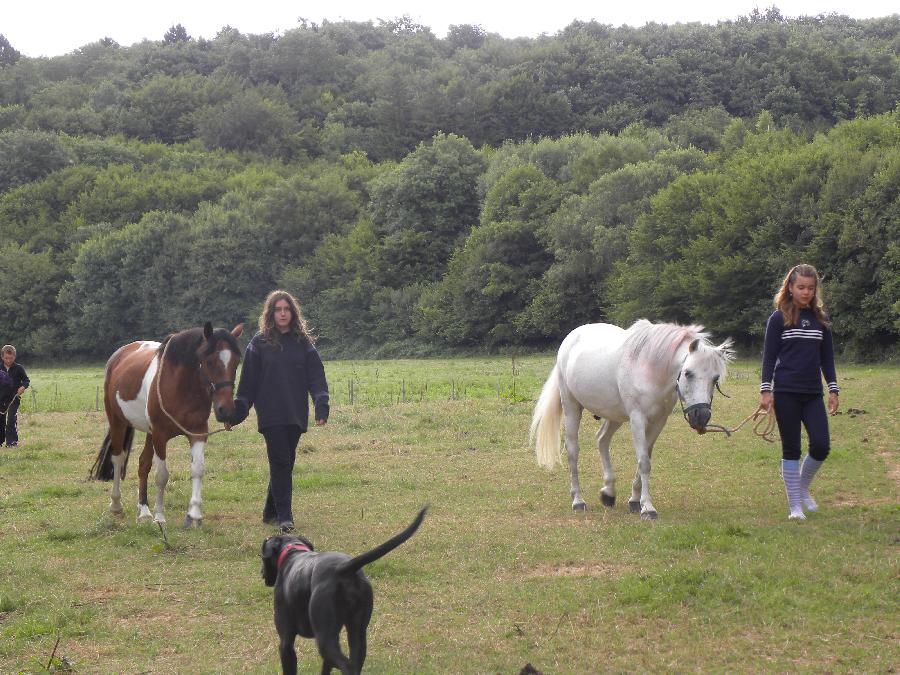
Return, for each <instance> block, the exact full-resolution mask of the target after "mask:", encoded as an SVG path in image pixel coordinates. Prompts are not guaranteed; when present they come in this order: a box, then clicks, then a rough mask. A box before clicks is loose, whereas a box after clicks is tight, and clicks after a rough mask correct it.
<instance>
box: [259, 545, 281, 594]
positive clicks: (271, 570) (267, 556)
mask: <svg viewBox="0 0 900 675" xmlns="http://www.w3.org/2000/svg"><path fill="white" fill-rule="evenodd" d="M281 547H282V540H281V537H269V538H268V539H266V540H265V541H264V542H263V545H262V551H261V552H260V556H261V557H262V563H263V565H262V577H263V580H264V581H265V582H266V586H274V585H275V579H276V578H278V554H279V553H281Z"/></svg>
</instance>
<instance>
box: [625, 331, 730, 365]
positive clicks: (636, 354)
mask: <svg viewBox="0 0 900 675" xmlns="http://www.w3.org/2000/svg"><path fill="white" fill-rule="evenodd" d="M698 338H699V339H700V341H701V343H702V344H703V345H706V346H712V345H711V344H710V342H709V333H707V332H705V331H704V330H703V326H697V325H690V326H680V325H678V324H677V323H650V322H649V321H647V319H638V320H637V321H635V322H634V323H633V324H631V326H630V327H629V328H628V337H626V338H625V344H624V346H625V353H626V354H627V355H628V357H629V358H630V360H631V361H632V362H633V363H645V364H648V365H660V366H663V367H664V368H666V369H668V368H669V367H670V366H671V365H672V360H673V359H674V358H675V354H676V352H677V351H678V347H680V346H681V345H682V344H683V343H684V342H685V341H691V340H696V339H698Z"/></svg>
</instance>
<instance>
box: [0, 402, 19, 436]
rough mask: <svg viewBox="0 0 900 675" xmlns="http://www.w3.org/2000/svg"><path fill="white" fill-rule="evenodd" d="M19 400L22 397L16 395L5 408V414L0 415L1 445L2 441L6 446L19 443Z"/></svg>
mask: <svg viewBox="0 0 900 675" xmlns="http://www.w3.org/2000/svg"><path fill="white" fill-rule="evenodd" d="M21 402H22V399H20V398H19V397H18V396H16V397H15V398H14V399H13V400H12V401H11V402H10V404H9V407H8V408H7V409H6V414H5V415H0V445H3V443H4V442H5V443H6V445H7V446H10V445H18V444H19V426H18V419H17V416H18V413H19V404H20V403H21Z"/></svg>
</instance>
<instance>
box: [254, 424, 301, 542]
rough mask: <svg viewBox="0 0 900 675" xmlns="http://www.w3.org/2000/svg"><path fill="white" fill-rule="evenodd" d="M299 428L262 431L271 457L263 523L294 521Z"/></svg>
mask: <svg viewBox="0 0 900 675" xmlns="http://www.w3.org/2000/svg"><path fill="white" fill-rule="evenodd" d="M301 433H302V432H301V431H300V427H298V426H295V425H290V426H276V427H266V428H265V429H263V430H262V435H263V438H265V439H266V453H267V454H268V455H269V489H268V490H267V492H266V504H265V506H264V507H263V520H264V521H266V522H272V523H279V524H280V523H284V522H288V521H290V522H293V520H294V516H293V513H292V511H291V496H292V494H293V489H294V481H293V477H294V461H295V460H296V459H297V443H299V441H300V434H301Z"/></svg>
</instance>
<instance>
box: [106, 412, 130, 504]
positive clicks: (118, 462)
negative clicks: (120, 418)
mask: <svg viewBox="0 0 900 675" xmlns="http://www.w3.org/2000/svg"><path fill="white" fill-rule="evenodd" d="M125 429H126V427H125V426H124V425H122V424H119V423H116V422H113V421H110V424H109V452H110V453H112V456H111V457H110V458H109V459H110V461H111V462H112V465H113V479H112V486H111V487H110V488H109V512H110V513H112V514H113V515H114V516H121V515H122V514H123V513H124V510H123V509H122V490H121V486H120V482H121V480H122V467H123V466H125V452H124V449H123V447H124V444H125Z"/></svg>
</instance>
